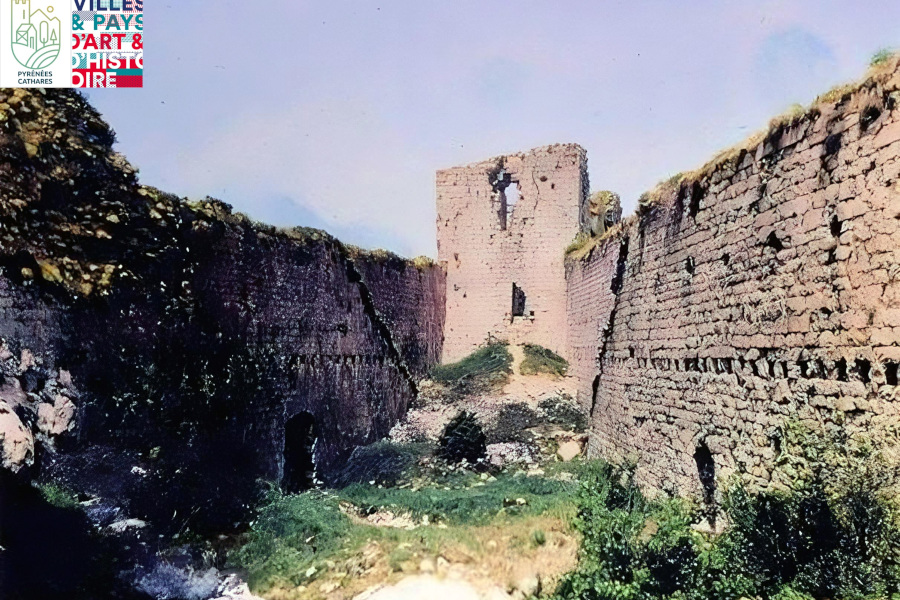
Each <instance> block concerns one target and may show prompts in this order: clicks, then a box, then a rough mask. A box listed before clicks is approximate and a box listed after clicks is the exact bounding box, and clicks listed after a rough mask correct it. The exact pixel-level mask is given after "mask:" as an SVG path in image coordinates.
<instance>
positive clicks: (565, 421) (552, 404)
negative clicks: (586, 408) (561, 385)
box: [538, 394, 588, 433]
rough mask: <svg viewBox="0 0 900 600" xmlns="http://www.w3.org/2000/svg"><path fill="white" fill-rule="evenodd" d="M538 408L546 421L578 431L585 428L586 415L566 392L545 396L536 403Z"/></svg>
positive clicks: (586, 422) (586, 424)
mask: <svg viewBox="0 0 900 600" xmlns="http://www.w3.org/2000/svg"><path fill="white" fill-rule="evenodd" d="M538 408H539V409H540V410H541V412H542V413H543V414H544V419H545V420H546V421H547V422H548V423H553V424H554V425H559V426H560V427H562V428H564V429H568V430H570V431H575V432H579V433H580V432H582V431H584V430H586V429H587V426H588V419H587V415H586V414H584V412H583V411H582V410H581V408H580V407H579V406H578V404H577V403H576V402H575V399H574V398H572V397H571V396H569V395H568V394H562V395H560V396H556V397H554V398H545V399H544V400H541V402H540V404H538Z"/></svg>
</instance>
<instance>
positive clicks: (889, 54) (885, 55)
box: [869, 48, 896, 67]
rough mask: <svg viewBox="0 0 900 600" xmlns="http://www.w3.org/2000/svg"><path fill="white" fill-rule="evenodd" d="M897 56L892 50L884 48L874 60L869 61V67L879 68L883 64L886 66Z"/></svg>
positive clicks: (873, 57)
mask: <svg viewBox="0 0 900 600" xmlns="http://www.w3.org/2000/svg"><path fill="white" fill-rule="evenodd" d="M895 54H896V51H895V50H891V49H890V48H882V49H881V50H879V51H878V52H876V53H875V54H873V55H872V59H871V60H870V61H869V66H870V67H879V66H881V65H883V64H886V63H887V62H888V61H889V60H891V58H893V57H894V56H895Z"/></svg>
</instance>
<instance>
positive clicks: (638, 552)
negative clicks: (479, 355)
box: [557, 431, 900, 600]
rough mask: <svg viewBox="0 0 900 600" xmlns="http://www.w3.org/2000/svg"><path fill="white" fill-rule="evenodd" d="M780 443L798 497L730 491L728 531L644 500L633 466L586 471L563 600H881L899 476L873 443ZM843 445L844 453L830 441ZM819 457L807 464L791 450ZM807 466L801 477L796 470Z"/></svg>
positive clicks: (892, 585) (894, 586)
mask: <svg viewBox="0 0 900 600" xmlns="http://www.w3.org/2000/svg"><path fill="white" fill-rule="evenodd" d="M796 434H797V431H794V432H793V433H791V432H790V431H788V432H787V434H786V435H785V437H784V442H783V443H785V444H786V446H785V448H786V451H787V454H790V455H792V456H795V458H794V459H791V460H787V459H785V458H782V459H781V461H782V462H784V463H786V464H789V465H790V467H791V469H792V471H793V472H795V473H798V472H799V473H802V475H800V476H798V477H797V478H796V479H795V480H794V487H793V489H786V490H782V491H768V492H759V493H750V492H748V491H747V490H746V489H745V488H743V487H741V486H739V485H735V486H733V487H732V488H731V489H729V490H728V491H727V492H726V493H725V494H724V497H725V501H724V503H723V509H724V512H725V517H726V522H728V523H729V527H728V529H727V530H726V531H725V533H724V534H722V535H720V536H719V537H711V536H708V535H705V534H701V533H699V532H697V531H695V530H693V529H692V528H691V524H692V523H695V522H699V521H700V520H701V519H702V518H703V516H704V515H706V514H707V512H706V511H705V510H703V509H701V507H695V506H690V505H688V504H686V503H685V502H683V501H679V500H673V499H662V500H656V501H648V500H647V499H646V498H644V497H643V495H641V493H640V492H639V490H638V489H637V488H636V487H635V485H634V482H633V470H631V469H627V468H626V469H621V468H620V469H617V468H613V467H611V466H609V465H605V464H603V463H597V464H595V465H593V466H590V467H589V468H586V469H584V470H583V471H582V482H581V493H580V495H579V500H578V506H579V508H578V517H577V519H576V527H577V528H578V530H579V531H580V532H581V534H582V537H583V544H582V548H581V550H580V557H579V566H578V568H577V569H576V570H575V571H574V572H573V573H570V574H569V575H567V576H566V577H564V578H563V580H562V581H561V583H560V585H559V588H558V590H557V598H561V599H569V600H574V599H576V598H577V599H592V600H593V599H601V598H604V599H605V598H642V599H649V598H684V599H697V600H701V599H706V598H723V599H728V598H730V599H735V600H736V599H738V598H742V597H757V598H773V599H774V598H778V599H781V600H789V599H790V600H805V599H808V598H854V599H856V598H872V599H875V598H887V597H892V596H893V595H895V594H898V593H900V529H898V524H900V510H898V507H897V504H896V501H895V499H894V495H893V494H892V491H893V490H894V489H896V488H895V484H896V482H897V477H896V473H895V469H893V468H891V467H890V466H889V465H888V463H887V462H886V461H884V460H883V459H881V458H880V454H879V453H878V452H876V451H874V450H873V446H872V445H870V444H868V443H866V442H863V443H859V444H857V443H855V442H853V441H851V440H846V439H843V440H834V439H832V440H829V439H827V438H825V439H824V440H823V438H822V437H821V436H818V437H817V436H812V437H811V438H807V439H805V440H804V443H803V446H802V451H801V449H798V448H795V447H794V442H795V441H796V439H797V438H798V436H797V435H796ZM836 441H840V442H841V443H840V445H836ZM803 452H805V453H808V454H809V455H810V456H816V457H817V460H816V461H809V460H806V458H803V457H799V458H798V457H797V454H802V453H803ZM801 464H802V465H805V469H800V465H801Z"/></svg>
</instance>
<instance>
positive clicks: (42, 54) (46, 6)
mask: <svg viewBox="0 0 900 600" xmlns="http://www.w3.org/2000/svg"><path fill="white" fill-rule="evenodd" d="M54 4H58V2H53V1H52V0H13V2H12V19H11V23H12V51H13V55H14V56H15V57H16V60H17V61H18V62H19V64H21V65H22V66H23V67H26V68H28V69H43V68H45V67H47V66H49V65H51V64H53V61H54V60H56V58H57V57H58V56H59V52H60V38H61V36H62V26H61V23H60V20H59V15H58V14H57V13H58V10H57V9H56V7H55V6H54Z"/></svg>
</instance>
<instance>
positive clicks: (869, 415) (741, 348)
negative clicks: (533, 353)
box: [567, 61, 900, 494]
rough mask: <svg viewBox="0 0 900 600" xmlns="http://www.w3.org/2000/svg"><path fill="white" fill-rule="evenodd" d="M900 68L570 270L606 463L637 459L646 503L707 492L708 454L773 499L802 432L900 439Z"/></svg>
mask: <svg viewBox="0 0 900 600" xmlns="http://www.w3.org/2000/svg"><path fill="white" fill-rule="evenodd" d="M890 67H891V68H885V67H882V69H881V71H880V72H879V73H876V74H875V75H873V76H872V77H870V78H869V79H868V80H867V81H866V82H865V83H864V84H862V85H861V86H859V87H858V88H848V89H844V90H840V91H838V92H836V93H832V94H829V95H826V96H825V97H824V98H823V99H822V100H820V101H819V102H818V103H817V104H816V106H815V107H814V108H813V109H811V110H810V111H809V112H807V113H806V114H803V115H801V116H797V117H794V118H786V119H782V120H780V121H776V122H774V123H773V125H772V127H771V129H770V131H769V132H768V135H766V136H765V138H761V139H756V140H751V141H749V142H748V143H747V144H745V145H744V147H743V149H741V148H738V149H735V150H733V151H731V152H728V153H726V154H724V155H723V156H721V157H718V158H717V159H716V160H715V161H713V162H712V163H710V164H709V165H708V166H706V167H704V168H703V169H701V170H699V171H698V172H695V173H692V174H688V175H687V176H685V177H684V178H683V179H682V180H681V181H680V182H679V183H673V184H670V185H668V186H662V187H661V188H659V189H657V190H655V191H654V192H653V193H651V194H648V195H647V196H646V197H645V203H644V204H643V206H642V208H641V210H640V211H639V214H638V215H637V216H636V217H633V218H631V219H630V220H628V221H626V223H625V224H624V225H623V226H622V227H621V228H617V229H615V230H614V231H613V232H611V233H610V234H609V235H608V237H607V239H606V240H605V241H604V242H603V243H601V244H600V245H599V246H598V247H596V248H595V249H594V250H593V251H592V252H591V253H590V254H589V255H588V256H587V257H586V258H584V259H581V260H578V261H575V262H573V263H570V264H568V266H567V270H568V284H569V289H568V295H569V326H570V333H569V337H570V339H571V340H572V344H573V351H572V357H573V360H574V363H575V364H574V367H573V368H574V370H575V372H576V373H577V375H578V377H579V382H580V387H579V389H580V396H581V399H582V402H584V404H585V405H586V406H588V407H591V413H592V436H591V447H590V452H591V453H592V454H594V455H603V456H607V457H610V458H612V459H615V460H621V459H627V458H637V459H638V461H639V463H638V464H639V466H638V472H637V475H638V479H639V481H641V482H642V483H643V484H645V485H647V486H648V487H650V488H653V489H657V490H660V489H663V490H671V491H674V492H680V493H693V494H699V493H701V492H704V491H708V490H703V489H701V483H700V478H699V469H702V468H703V463H704V462H706V461H708V460H709V456H710V455H711V457H712V461H713V462H714V466H715V474H716V477H717V478H718V479H719V481H721V480H722V479H723V478H727V477H729V476H730V475H732V474H738V475H739V476H740V477H742V478H744V479H745V480H746V481H748V482H750V483H751V484H753V485H757V486H766V485H768V484H769V483H770V476H771V473H772V467H773V464H774V463H775V462H776V460H777V457H778V455H779V453H780V452H782V450H783V448H782V441H783V438H784V431H785V427H786V426H787V425H788V424H789V423H791V422H792V421H794V422H801V423H806V424H808V425H815V426H829V427H842V428H845V430H846V431H847V432H850V433H853V432H872V431H875V430H877V429H879V427H880V426H881V425H885V424H890V423H894V424H896V422H897V418H898V409H897V406H898V404H897V399H898V391H897V390H898V387H897V383H898V381H897V378H898V375H897V370H898V363H900V266H898V265H900V108H898V101H900V92H898V91H897V90H898V88H900V73H898V71H897V68H896V61H895V62H893V63H892V64H891V65H890ZM676 181H677V180H676ZM620 265H621V268H620ZM610 289H612V290H614V291H615V290H618V291H617V294H616V295H615V296H614V297H613V298H611V297H610V292H609V290H610ZM595 378H596V381H597V385H596V388H595V391H594V390H592V386H591V383H592V382H593V381H594V380H595ZM707 464H708V463H707Z"/></svg>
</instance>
